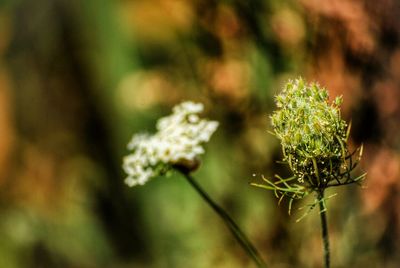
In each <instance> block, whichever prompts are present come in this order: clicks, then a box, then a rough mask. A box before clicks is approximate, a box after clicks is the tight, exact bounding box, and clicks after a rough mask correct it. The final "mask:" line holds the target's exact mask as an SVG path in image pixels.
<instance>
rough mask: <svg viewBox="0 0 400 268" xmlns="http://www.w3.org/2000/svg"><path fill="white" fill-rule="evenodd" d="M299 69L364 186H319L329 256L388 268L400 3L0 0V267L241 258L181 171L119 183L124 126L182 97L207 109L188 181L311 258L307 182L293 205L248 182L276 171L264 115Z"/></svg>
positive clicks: (395, 212) (399, 99)
mask: <svg viewBox="0 0 400 268" xmlns="http://www.w3.org/2000/svg"><path fill="white" fill-rule="evenodd" d="M299 75H301V76H303V77H305V78H306V79H308V80H309V81H314V80H315V81H319V83H320V84H321V85H323V86H325V87H327V88H328V90H329V92H330V95H331V97H335V96H336V95H343V97H344V104H343V116H344V118H345V119H346V120H347V121H350V120H351V121H352V125H353V127H352V132H351V147H352V148H356V147H357V146H359V145H360V144H361V143H363V144H364V157H363V159H362V164H361V168H360V169H359V170H358V171H356V172H355V175H357V173H358V174H360V173H361V172H362V171H366V172H368V176H367V180H366V181H365V183H364V186H365V188H364V189H363V188H361V187H357V186H348V187H341V188H336V189H330V190H329V194H334V193H337V194H338V195H337V196H336V197H334V198H332V199H330V200H329V202H328V207H329V210H328V222H329V228H330V236H331V237H330V238H331V247H332V263H333V267H399V265H400V253H399V252H400V195H399V193H400V133H399V132H400V90H399V88H400V4H399V2H398V1H396V0H382V1H367V0H358V1H356V0H354V1H346V0H332V1H317V0H301V1H291V0H283V1H272V0H264V1H262V0H247V1H239V0H225V1H216V0H202V1H198V0H197V1H196V0H192V1H190V0H85V1H79V0H35V1H31V0H14V1H10V0H9V1H7V0H2V1H0V267H7V268H14V267H15V268H17V267H32V268H36V267H44V268H47V267H50V268H53V267H56V268H57V267H76V268H92V267H116V268H125V267H155V268H158V267H178V268H180V267H191V268H197V267H199V268H202V267H233V268H235V267H254V266H253V264H252V262H251V261H250V260H249V258H248V257H247V256H246V255H245V254H244V252H243V251H242V249H241V248H240V247H239V246H238V244H237V243H236V241H235V240H234V239H233V238H232V237H231V235H230V233H229V231H228V230H227V229H226V228H225V226H224V225H223V223H222V221H221V220H220V219H219V218H217V217H216V215H214V213H213V211H212V210H211V209H210V208H209V207H208V206H207V205H206V204H205V203H204V202H203V201H202V200H201V198H200V197H199V196H198V195H197V193H196V192H195V191H194V190H193V189H192V188H191V187H190V185H189V184H188V183H187V182H186V181H185V180H184V179H183V178H182V177H180V176H179V175H178V174H175V175H172V176H170V177H160V178H156V179H154V180H152V181H151V182H149V183H148V184H146V185H145V186H142V187H134V188H129V187H127V186H126V185H124V183H123V180H124V176H125V175H124V174H123V172H122V169H121V164H122V157H123V156H124V155H126V154H128V151H127V149H126V144H127V143H128V141H129V140H130V138H131V136H132V135H133V134H134V133H136V132H140V131H149V132H151V131H154V129H155V123H156V120H157V119H158V118H159V117H161V116H165V115H167V114H169V113H170V111H171V108H172V107H173V106H174V105H175V104H177V103H179V102H180V101H182V100H194V101H201V102H203V103H204V104H205V107H206V112H205V115H206V116H207V117H208V118H211V119H214V120H218V121H219V122H220V128H219V129H218V131H217V132H216V134H215V135H214V136H213V138H212V139H211V142H210V143H209V144H208V145H207V153H206V154H205V155H204V157H203V158H202V159H203V163H202V166H201V167H200V169H199V170H198V171H197V172H196V173H195V174H194V176H195V178H196V180H197V181H198V182H199V183H200V184H201V185H202V186H203V187H204V188H205V189H206V190H207V191H208V193H209V194H210V195H211V196H213V198H214V199H216V200H217V201H218V203H220V204H221V205H222V206H223V207H224V208H226V210H227V211H228V212H229V214H231V215H232V217H233V218H235V219H236V220H237V222H238V223H239V225H240V226H241V227H242V228H243V230H244V231H245V233H247V234H248V236H249V237H250V239H251V240H252V241H253V242H254V244H255V245H256V246H257V247H258V249H259V250H260V252H261V254H262V255H263V257H264V258H265V259H266V261H267V263H269V264H270V267H278V268H285V267H321V266H322V242H321V239H320V225H319V217H318V212H317V211H316V210H315V211H313V212H312V213H311V214H310V215H309V216H308V217H306V218H305V219H304V220H302V221H301V222H300V223H295V221H296V219H297V218H299V217H300V216H301V215H302V213H303V212H302V211H297V208H299V207H302V206H304V205H307V204H309V203H312V202H313V197H309V198H308V199H306V200H304V201H303V202H298V203H296V204H295V209H294V211H293V215H292V216H288V215H287V208H288V204H287V202H283V203H282V204H281V205H280V206H278V205H277V200H276V198H275V197H274V194H273V192H269V191H265V190H263V189H259V188H255V187H252V186H249V185H248V184H249V182H252V181H259V180H260V174H264V175H265V176H268V177H271V176H273V175H274V174H275V173H279V174H282V175H285V174H288V171H287V170H285V169H284V167H283V166H280V165H278V164H276V163H275V161H277V160H279V159H280V158H281V153H280V145H279V144H278V141H277V140H276V139H275V138H274V137H273V136H272V135H270V134H268V133H267V130H268V129H271V127H270V124H269V117H268V116H269V114H271V112H272V111H273V110H274V103H273V95H274V94H275V93H276V92H277V91H278V90H280V88H281V87H282V85H283V84H284V83H285V82H286V81H287V79H289V78H296V77H298V76H299ZM253 173H254V174H257V176H255V177H253V176H252V174H253Z"/></svg>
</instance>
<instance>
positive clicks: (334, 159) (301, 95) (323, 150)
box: [254, 78, 365, 201]
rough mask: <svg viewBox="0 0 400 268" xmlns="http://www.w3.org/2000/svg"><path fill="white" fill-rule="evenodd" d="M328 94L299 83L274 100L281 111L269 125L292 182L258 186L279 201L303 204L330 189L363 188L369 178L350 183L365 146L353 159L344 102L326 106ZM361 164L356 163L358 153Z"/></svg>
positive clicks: (288, 84) (287, 86)
mask: <svg viewBox="0 0 400 268" xmlns="http://www.w3.org/2000/svg"><path fill="white" fill-rule="evenodd" d="M328 98H329V96H328V92H327V90H326V89H325V88H322V87H320V86H319V85H318V84H316V83H311V84H307V83H306V82H305V81H304V80H303V79H301V78H299V79H296V80H294V81H289V82H288V83H287V84H286V85H285V87H284V88H283V90H282V92H281V93H280V94H279V95H277V96H276V98H275V102H276V105H277V107H278V110H276V111H275V112H274V113H273V114H272V116H271V122H272V126H273V128H274V135H275V136H276V137H277V138H278V139H279V140H280V142H281V145H282V152H283V162H284V163H287V164H288V165H289V168H290V170H291V171H292V172H293V176H292V177H290V178H288V179H283V178H281V177H279V176H278V175H276V176H275V177H276V178H277V179H278V181H276V182H271V181H269V180H267V179H265V178H264V180H265V181H266V182H267V183H268V184H267V185H259V184H254V185H256V186H260V187H262V188H267V189H271V190H274V191H275V193H276V195H277V196H278V197H280V198H283V197H284V196H288V197H289V198H290V199H291V201H293V199H299V198H303V197H304V196H306V195H307V194H309V193H311V192H313V191H315V192H323V191H324V190H325V189H326V188H328V187H331V186H339V185H343V184H349V183H356V182H360V181H361V180H362V179H363V178H364V177H365V174H363V175H362V176H360V177H358V178H351V176H350V172H351V171H352V170H353V169H354V168H355V167H356V166H357V164H358V161H359V159H360V157H361V154H362V146H361V147H360V148H358V149H357V150H356V151H355V152H353V153H352V154H349V151H348V148H347V141H348V135H349V132H350V126H348V125H347V124H346V122H345V121H344V120H343V119H342V118H341V114H340V105H341V103H342V98H341V97H336V99H335V100H334V101H333V103H331V104H329V102H328ZM357 151H358V152H359V156H358V158H357V159H355V161H354V159H353V156H354V154H355V153H356V152H357Z"/></svg>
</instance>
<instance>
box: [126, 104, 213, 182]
mask: <svg viewBox="0 0 400 268" xmlns="http://www.w3.org/2000/svg"><path fill="white" fill-rule="evenodd" d="M202 111H203V104H201V103H194V102H190V101H187V102H183V103H181V104H179V105H177V106H175V107H174V108H173V113H172V114H171V115H169V116H166V117H163V118H161V119H159V120H158V122H157V125H156V128H157V133H155V134H153V135H150V134H136V135H134V136H133V137H132V140H131V141H130V142H129V144H128V149H129V150H131V151H132V153H131V154H129V155H127V156H125V157H124V159H123V169H124V171H125V172H126V174H127V175H128V177H127V178H126V179H125V183H126V184H128V185H129V186H135V185H143V184H145V183H146V182H147V181H148V180H149V179H150V178H152V177H155V176H158V175H161V174H163V173H165V172H166V171H167V170H168V169H169V168H170V167H172V166H179V167H180V168H181V169H186V170H191V169H194V168H195V167H196V166H198V156H199V155H200V154H203V153H204V148H203V146H202V145H203V144H204V143H205V142H208V141H209V139H210V137H211V135H212V134H213V133H214V132H215V130H216V129H217V127H218V122H216V121H208V120H206V119H201V118H200V117H199V114H200V113H201V112H202Z"/></svg>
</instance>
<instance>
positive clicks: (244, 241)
mask: <svg viewBox="0 0 400 268" xmlns="http://www.w3.org/2000/svg"><path fill="white" fill-rule="evenodd" d="M182 174H183V175H184V176H185V178H186V179H187V181H188V182H189V183H190V184H191V185H192V186H193V188H194V189H195V190H196V191H197V192H198V193H199V194H200V196H201V197H202V198H203V199H204V200H205V201H206V202H207V203H208V205H210V207H211V208H212V209H213V210H214V211H215V212H216V213H217V214H218V216H220V217H221V219H222V220H224V222H225V224H226V225H227V227H228V228H229V230H230V231H231V233H232V234H233V236H234V237H235V238H236V240H237V241H238V242H239V244H240V245H241V246H242V248H243V249H244V250H245V251H246V253H247V254H248V255H249V256H250V257H251V258H252V259H253V261H254V262H255V263H256V264H257V267H259V268H266V267H267V265H266V263H265V262H264V260H263V259H262V258H261V256H260V254H259V253H258V251H257V249H256V248H255V247H254V246H253V245H252V244H251V242H250V241H249V240H248V238H247V237H246V235H245V234H244V233H243V232H242V231H241V230H240V228H239V226H238V225H237V224H236V223H235V222H234V221H233V220H232V218H231V217H230V216H229V215H228V214H227V213H226V212H225V210H223V209H222V208H221V207H220V206H218V205H217V204H216V203H215V202H214V201H213V200H212V199H211V197H210V196H209V195H208V194H207V193H206V192H205V191H204V190H203V189H202V188H201V187H200V185H199V184H197V182H196V181H195V180H194V179H193V178H192V177H191V176H190V175H189V174H187V173H184V172H182Z"/></svg>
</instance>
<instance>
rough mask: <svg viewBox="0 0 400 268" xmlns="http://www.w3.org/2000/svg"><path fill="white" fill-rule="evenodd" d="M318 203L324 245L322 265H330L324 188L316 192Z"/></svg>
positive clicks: (327, 267) (326, 266) (327, 266)
mask: <svg viewBox="0 0 400 268" xmlns="http://www.w3.org/2000/svg"><path fill="white" fill-rule="evenodd" d="M318 203H319V214H320V217H321V228H322V243H323V246H324V267H325V268H329V267H330V253H329V234H328V223H327V220H326V207H325V201H324V190H321V191H320V192H319V193H318Z"/></svg>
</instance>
